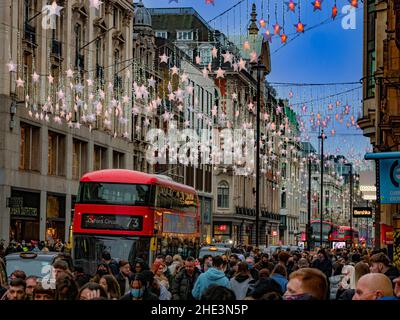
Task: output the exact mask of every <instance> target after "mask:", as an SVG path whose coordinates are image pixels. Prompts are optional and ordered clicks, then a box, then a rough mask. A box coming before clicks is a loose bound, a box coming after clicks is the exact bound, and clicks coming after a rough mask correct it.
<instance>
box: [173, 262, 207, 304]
mask: <svg viewBox="0 0 400 320" xmlns="http://www.w3.org/2000/svg"><path fill="white" fill-rule="evenodd" d="M194 263H195V259H194V258H192V257H189V258H187V259H186V261H185V267H184V268H182V269H181V270H180V271H179V272H178V273H177V275H176V276H175V279H174V281H173V282H172V289H171V293H172V300H195V299H194V298H193V295H192V290H193V287H194V284H195V283H196V280H197V278H198V277H199V275H200V274H201V272H200V270H199V269H198V268H196V267H195V265H194Z"/></svg>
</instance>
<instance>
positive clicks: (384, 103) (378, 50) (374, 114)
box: [358, 0, 400, 247]
mask: <svg viewBox="0 0 400 320" xmlns="http://www.w3.org/2000/svg"><path fill="white" fill-rule="evenodd" d="M399 26H400V4H399V1H396V0H389V1H374V0H369V1H366V3H365V5H364V68H363V72H364V77H363V79H364V81H363V95H364V99H363V115H362V118H360V119H359V120H358V125H359V126H360V128H361V129H362V130H363V132H364V135H365V136H366V137H368V138H369V139H370V141H371V144H372V145H373V147H374V152H382V151H399V150H400V149H399V143H400V129H399V128H400V126H399V119H400V102H399V101H400V87H399V84H400V45H399V43H400V41H399V39H400V27H399ZM396 210H397V209H396V206H395V205H384V206H381V205H379V204H378V205H377V207H376V213H375V240H376V242H375V246H377V247H380V246H388V247H390V246H391V243H390V242H393V240H391V241H390V242H388V243H386V231H387V230H386V229H388V228H390V227H391V226H393V214H394V213H396ZM388 244H389V245H388Z"/></svg>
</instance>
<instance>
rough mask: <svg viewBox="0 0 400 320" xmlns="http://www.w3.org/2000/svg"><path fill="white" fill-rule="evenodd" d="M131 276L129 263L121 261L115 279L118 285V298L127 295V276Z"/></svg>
mask: <svg viewBox="0 0 400 320" xmlns="http://www.w3.org/2000/svg"><path fill="white" fill-rule="evenodd" d="M130 275H131V267H130V265H129V262H128V261H126V260H121V261H120V262H119V274H118V275H117V276H116V277H115V278H116V279H117V281H118V284H119V289H120V296H121V297H122V296H124V295H126V294H128V293H129V291H130V285H129V276H130Z"/></svg>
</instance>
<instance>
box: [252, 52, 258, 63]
mask: <svg viewBox="0 0 400 320" xmlns="http://www.w3.org/2000/svg"><path fill="white" fill-rule="evenodd" d="M257 59H258V55H257V52H255V51H253V52H252V53H250V63H257Z"/></svg>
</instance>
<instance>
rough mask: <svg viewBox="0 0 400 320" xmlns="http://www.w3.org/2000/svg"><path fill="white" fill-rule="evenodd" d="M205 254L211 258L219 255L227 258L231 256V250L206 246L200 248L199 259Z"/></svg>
mask: <svg viewBox="0 0 400 320" xmlns="http://www.w3.org/2000/svg"><path fill="white" fill-rule="evenodd" d="M207 254H209V255H212V256H213V257H215V256H221V255H227V256H229V255H230V254H231V249H230V248H226V247H222V246H221V247H217V246H207V247H203V248H200V252H199V258H203V257H204V256H205V255H207Z"/></svg>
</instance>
